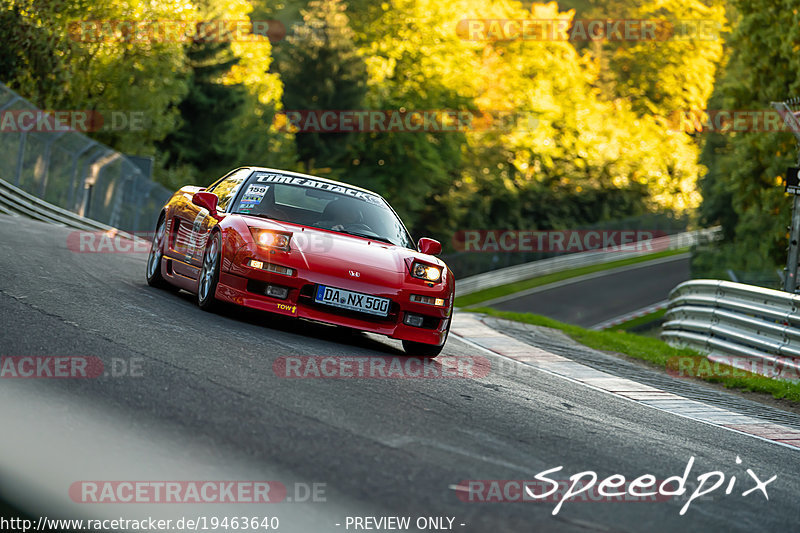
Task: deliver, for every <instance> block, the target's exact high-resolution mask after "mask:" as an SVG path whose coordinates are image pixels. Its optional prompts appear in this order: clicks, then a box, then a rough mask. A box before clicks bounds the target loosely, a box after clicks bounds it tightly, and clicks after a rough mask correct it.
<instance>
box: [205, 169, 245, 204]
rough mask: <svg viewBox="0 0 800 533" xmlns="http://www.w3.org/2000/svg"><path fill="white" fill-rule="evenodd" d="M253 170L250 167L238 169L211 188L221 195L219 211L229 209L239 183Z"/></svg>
mask: <svg viewBox="0 0 800 533" xmlns="http://www.w3.org/2000/svg"><path fill="white" fill-rule="evenodd" d="M251 172H252V171H251V170H250V169H249V168H243V169H241V170H238V171H236V172H234V173H233V174H231V175H230V176H228V177H227V178H225V179H224V180H222V181H220V182H219V183H217V184H216V185H214V186H213V187H211V189H209V192H213V193H214V194H216V195H217V196H218V197H219V203H218V204H217V210H218V211H222V212H224V211H227V210H228V205H230V203H231V201H232V200H233V197H234V196H236V191H238V190H239V185H241V184H242V182H243V181H244V180H246V179H247V177H248V176H249V175H250V174H251Z"/></svg>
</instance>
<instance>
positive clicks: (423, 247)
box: [417, 237, 442, 255]
mask: <svg viewBox="0 0 800 533" xmlns="http://www.w3.org/2000/svg"><path fill="white" fill-rule="evenodd" d="M417 250H419V251H420V252H422V253H423V254H428V255H439V254H440V253H442V243H440V242H439V241H437V240H434V239H429V238H428V237H423V238H421V239H420V240H419V242H418V243H417Z"/></svg>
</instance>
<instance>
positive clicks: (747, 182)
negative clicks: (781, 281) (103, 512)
mask: <svg viewBox="0 0 800 533" xmlns="http://www.w3.org/2000/svg"><path fill="white" fill-rule="evenodd" d="M731 3H732V4H733V7H734V8H735V9H736V11H737V12H738V14H739V17H740V18H739V21H738V24H737V25H736V27H735V28H734V30H733V32H732V34H731V36H730V46H731V56H730V60H729V61H728V64H727V67H726V70H725V74H724V76H723V77H722V78H721V80H720V81H719V83H718V84H717V86H716V88H715V93H714V95H713V97H712V102H713V107H714V108H718V109H729V110H756V111H761V112H769V111H770V109H771V108H770V107H769V103H770V102H772V101H781V100H784V99H786V98H787V97H789V96H794V95H797V94H800V77H798V75H797V73H798V71H799V70H800V57H798V55H797V53H796V48H797V43H800V25H798V20H800V19H798V14H797V13H796V11H797V10H793V9H790V8H787V7H786V6H784V5H782V4H780V3H776V2H774V1H769V0H755V1H747V2H745V1H743V0H732V2H731ZM703 138H704V142H705V144H704V150H703V154H702V160H703V162H704V163H705V164H706V165H707V166H708V168H709V173H708V175H707V176H706V177H705V178H704V179H703V181H702V183H701V185H702V190H703V196H704V201H703V206H702V209H701V214H702V217H703V220H704V221H705V222H706V223H707V224H715V223H719V224H722V226H723V230H724V240H723V242H721V243H720V244H719V245H717V246H716V247H714V248H711V249H706V250H703V251H702V252H701V253H700V254H698V256H697V257H696V258H695V261H694V265H693V266H694V268H695V270H696V274H697V275H702V276H714V277H727V272H728V270H733V271H735V272H739V273H740V275H741V274H742V273H744V274H743V275H744V277H741V278H740V279H744V280H746V281H753V282H759V283H765V284H769V283H772V284H777V283H778V277H777V275H776V271H777V270H779V269H780V268H781V267H782V265H783V264H784V262H785V259H786V245H787V232H786V226H787V225H788V223H789V219H790V212H791V200H790V198H789V197H788V196H787V195H786V194H785V193H784V192H783V187H782V185H781V182H782V179H783V176H784V174H785V171H786V167H787V166H792V165H793V164H794V163H795V162H796V157H797V148H796V144H795V139H794V137H793V136H792V134H791V133H790V132H786V131H783V132H781V131H758V128H756V129H753V130H747V131H733V132H728V133H721V132H715V131H710V132H706V133H704V134H703Z"/></svg>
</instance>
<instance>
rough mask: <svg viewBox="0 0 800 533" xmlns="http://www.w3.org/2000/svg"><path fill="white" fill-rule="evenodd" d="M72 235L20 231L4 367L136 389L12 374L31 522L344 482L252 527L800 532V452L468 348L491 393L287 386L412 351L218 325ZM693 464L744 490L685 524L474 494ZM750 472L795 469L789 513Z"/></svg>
mask: <svg viewBox="0 0 800 533" xmlns="http://www.w3.org/2000/svg"><path fill="white" fill-rule="evenodd" d="M71 231H72V230H69V229H65V228H60V227H54V226H48V225H45V224H42V223H38V222H33V221H28V220H24V219H20V218H12V217H5V216H0V272H2V276H0V316H2V325H3V326H2V350H0V355H2V356H22V355H34V356H52V355H71V356H78V355H80V356H92V357H97V358H100V359H101V360H103V362H104V366H105V368H106V369H110V368H111V369H113V368H118V369H119V370H118V372H117V374H120V375H117V376H113V375H108V376H101V377H98V378H96V379H49V380H48V379H37V380H33V379H30V380H26V379H3V380H0V405H2V409H0V412H2V415H0V428H3V430H0V494H2V495H3V497H4V498H5V499H7V500H9V501H11V503H12V504H14V505H16V506H19V507H20V508H22V509H24V510H25V511H27V512H28V513H29V514H30V515H32V516H38V515H41V514H47V513H48V512H50V513H51V515H50V516H56V515H57V514H58V515H63V517H65V518H79V517H83V516H95V515H102V516H107V515H115V516H116V515H117V514H119V515H121V516H127V515H131V516H132V515H134V514H141V513H144V514H149V515H151V516H165V517H166V516H175V515H179V514H189V513H190V514H191V515H193V516H200V515H203V516H217V517H222V516H225V515H226V514H227V515H230V514H232V512H233V510H231V509H229V508H228V507H227V506H226V504H194V505H192V504H185V505H181V506H175V505H169V504H162V505H151V506H149V507H147V508H144V507H141V508H140V507H139V506H138V505H137V504H128V505H112V504H87V503H75V502H74V501H72V500H70V498H69V496H68V494H69V487H70V485H71V484H72V483H74V482H76V481H80V480H124V479H133V480H161V481H164V480H170V479H172V480H202V479H229V480H248V479H250V480H253V479H261V480H278V481H281V482H282V483H284V485H286V486H287V487H294V490H290V494H294V493H295V491H296V488H297V487H298V486H300V487H303V486H307V485H313V484H314V483H316V484H324V485H320V486H324V489H325V493H324V498H322V497H320V498H318V501H315V502H305V503H296V502H291V503H289V502H286V503H280V504H266V505H262V504H250V506H247V505H246V504H237V505H238V506H239V507H238V508H237V509H236V510H237V511H241V509H240V508H241V507H245V508H246V510H244V511H241V512H246V513H247V514H248V515H249V516H277V517H280V520H281V526H280V529H279V531H308V532H319V533H325V532H338V531H348V530H349V531H353V530H354V529H353V527H352V526H351V527H350V528H349V529H347V528H346V527H345V524H346V519H347V518H346V517H348V516H351V517H353V516H360V517H369V516H375V517H378V516H409V517H411V518H412V524H413V523H414V521H415V520H416V519H417V518H418V517H451V518H453V517H454V522H453V525H452V530H454V531H464V532H476V533H497V532H501V531H509V532H511V531H513V532H549V531H574V532H587V531H588V532H592V531H604V532H605V531H611V532H638V531H642V532H674V531H702V532H709V531H712V532H713V531H720V532H722V531H725V532H753V531H774V532H788V531H797V530H798V524H799V523H800V479H798V476H799V475H800V467H799V466H798V465H799V464H800V461H799V460H800V454H798V450H796V449H791V448H789V447H785V446H779V445H776V444H773V443H769V442H765V441H763V440H759V439H756V438H752V437H749V436H746V435H742V434H739V433H735V432H732V431H728V430H724V429H722V428H717V427H714V426H710V425H707V424H702V423H698V422H695V421H693V420H689V419H686V418H680V417H677V416H674V415H671V414H668V413H665V412H661V411H657V410H654V409H650V408H646V407H643V406H640V405H638V404H635V403H633V402H629V401H623V400H621V399H618V398H615V397H612V396H609V395H608V394H603V393H600V392H598V391H596V390H594V389H591V388H588V387H586V386H583V385H580V384H577V383H574V382H571V381H568V380H564V379H562V378H558V377H555V376H553V375H550V374H546V373H542V372H539V371H537V370H535V369H533V368H529V367H525V366H522V365H508V364H505V362H506V361H505V360H503V359H502V358H501V357H499V356H495V355H492V354H489V353H487V352H485V351H478V349H477V348H474V347H472V346H471V345H469V344H466V343H464V342H462V341H460V340H459V339H458V338H454V337H451V338H450V340H449V341H448V344H447V346H446V348H445V351H444V353H443V355H450V356H482V357H486V358H487V360H488V363H489V368H488V374H487V375H486V376H485V377H482V378H478V379H457V378H448V379H286V378H281V377H278V376H277V375H276V374H275V372H274V371H273V363H274V362H275V360H276V359H278V358H279V357H282V356H316V355H318V356H323V355H324V356H328V355H334V356H337V355H338V356H377V357H386V358H391V357H393V356H399V355H402V351H401V348H400V344H399V342H396V341H391V340H388V339H384V338H381V337H377V336H371V335H358V334H350V333H347V332H343V331H340V330H339V329H336V328H330V327H325V326H321V325H315V324H310V323H305V322H300V321H296V320H291V319H279V318H275V317H273V316H270V315H265V314H260V313H251V312H245V311H242V310H238V309H232V308H229V309H226V310H224V311H223V312H222V313H221V314H209V313H205V312H203V311H201V310H199V309H198V308H197V307H196V306H195V305H194V303H193V301H192V299H191V298H190V297H189V295H188V294H186V293H180V294H175V293H170V292H168V291H162V290H156V289H152V288H150V287H148V286H146V284H145V281H144V267H145V259H146V256H145V254H122V253H116V254H112V253H77V252H74V251H71V250H69V249H68V247H67V237H68V235H69V233H70V232H71ZM565 303H566V301H565ZM123 367H127V368H128V371H127V372H126V371H125V370H124V369H123ZM131 367H133V368H135V369H136V372H134V373H135V374H136V375H135V376H131V375H129V374H130V373H131V372H130V368H131ZM693 456H694V457H695V464H694V468H693V470H692V474H691V477H690V479H691V480H693V481H694V478H695V477H696V476H697V475H698V474H701V473H704V472H710V471H721V472H723V473H724V474H725V475H726V483H727V479H729V478H730V476H733V475H735V476H736V477H737V482H736V483H737V484H736V488H735V489H734V490H733V492H732V493H731V494H730V495H725V494H724V492H723V489H720V490H717V491H716V492H715V493H714V494H713V496H711V497H704V498H701V499H698V500H696V501H694V502H693V503H692V504H691V506H690V508H689V509H688V511H687V512H686V514H685V515H683V516H681V515H680V514H679V512H680V510H681V508H682V507H683V505H684V504H685V498H683V499H681V498H674V499H670V500H668V501H661V502H619V503H618V502H614V503H610V502H580V501H575V502H572V501H567V502H566V503H564V505H563V507H562V508H561V509H560V512H559V513H558V514H557V515H556V516H553V515H552V512H553V510H554V507H555V503H552V502H546V503H545V502H543V503H539V502H535V503H534V502H514V503H491V502H490V503H476V502H466V501H462V499H460V498H459V494H458V493H457V492H456V490H454V487H455V486H458V485H459V484H460V483H461V482H462V481H464V480H530V479H533V476H534V475H536V474H537V473H539V472H541V471H544V470H548V469H552V468H555V467H557V466H561V465H563V467H564V469H563V471H561V472H559V473H558V474H553V475H552V477H554V478H556V479H566V478H568V477H569V476H571V475H573V474H575V473H578V472H583V471H587V470H591V471H595V472H596V473H597V474H598V476H599V477H601V478H604V477H607V476H610V475H612V474H622V475H624V476H626V478H627V479H629V480H632V479H633V478H635V477H638V476H640V475H643V474H653V475H654V476H655V477H656V478H657V479H659V480H663V479H666V478H667V477H670V476H680V475H682V474H683V473H684V469H685V468H686V464H687V461H688V460H689V459H690V457H693ZM737 456H738V457H740V458H741V460H742V463H741V464H736V458H737ZM748 468H749V469H752V471H753V472H754V473H755V474H757V475H758V477H759V478H760V479H762V480H766V479H768V478H770V477H771V476H773V475H777V479H776V480H775V481H774V482H772V483H770V484H769V485H768V487H767V489H768V494H769V501H767V500H765V499H764V497H763V496H762V495H761V493H760V492H758V491H755V492H753V493H750V494H749V495H747V496H745V497H743V496H741V493H742V492H743V491H744V490H746V489H748V488H750V487H751V486H752V483H751V480H750V477H749V476H748V474H747V473H746V469H748ZM304 484H305V485H304ZM295 498H296V496H295ZM296 499H297V498H296ZM323 500H324V501H323ZM445 523H447V522H446V521H445ZM337 524H339V525H337ZM461 524H464V525H463V526H462V525H461ZM426 530H433V529H426ZM411 531H419V529H415V528H412V529H411Z"/></svg>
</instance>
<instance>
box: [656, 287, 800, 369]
mask: <svg viewBox="0 0 800 533" xmlns="http://www.w3.org/2000/svg"><path fill="white" fill-rule="evenodd" d="M798 309H800V295H795V294H791V293H787V292H782V291H776V290H773V289H765V288H762V287H756V286H753V285H745V284H743V283H733V282H730V281H720V280H708V279H699V280H691V281H686V282H684V283H681V284H680V285H678V286H677V287H675V288H674V289H673V290H672V292H670V295H669V307H668V310H667V312H666V315H665V317H664V318H665V322H664V325H663V331H662V333H661V338H662V339H664V340H665V341H666V342H668V343H669V344H670V345H672V346H682V347H689V348H693V349H695V350H697V351H699V352H702V353H705V354H708V358H709V359H710V360H712V361H716V362H722V363H727V364H730V363H729V362H730V361H731V360H732V359H733V358H736V359H739V358H741V360H742V361H748V360H750V361H755V362H757V363H759V365H758V366H759V367H762V368H776V367H778V368H786V367H790V368H793V369H794V370H800V312H798Z"/></svg>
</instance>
